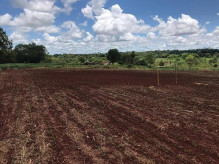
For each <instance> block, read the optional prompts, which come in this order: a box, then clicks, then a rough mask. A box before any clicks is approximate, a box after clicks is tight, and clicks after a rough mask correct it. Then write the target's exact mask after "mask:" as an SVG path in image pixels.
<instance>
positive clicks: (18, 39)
mask: <svg viewBox="0 0 219 164" xmlns="http://www.w3.org/2000/svg"><path fill="white" fill-rule="evenodd" d="M9 39H11V40H13V42H14V43H19V44H20V43H28V41H27V39H26V38H25V37H24V35H23V34H22V33H19V32H13V33H12V34H11V35H10V36H9Z"/></svg>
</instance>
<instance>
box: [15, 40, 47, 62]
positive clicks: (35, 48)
mask: <svg viewBox="0 0 219 164" xmlns="http://www.w3.org/2000/svg"><path fill="white" fill-rule="evenodd" d="M14 54H15V61H16V62H18V63H40V62H41V61H44V60H45V57H46V54H48V52H47V50H46V48H45V47H44V46H43V45H36V44H35V43H30V44H18V45H17V46H16V47H15V49H14Z"/></svg>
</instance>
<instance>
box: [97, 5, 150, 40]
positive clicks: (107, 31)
mask: <svg viewBox="0 0 219 164" xmlns="http://www.w3.org/2000/svg"><path fill="white" fill-rule="evenodd" d="M149 28H150V27H149V26H148V25H145V24H144V21H142V20H138V19H137V18H136V17H135V16H134V15H131V14H125V13H123V10H122V9H121V8H120V6H119V5H117V4H116V5H113V6H112V7H111V10H106V9H105V10H104V11H103V13H102V14H101V15H99V16H96V22H95V24H94V25H93V30H94V33H95V34H96V35H97V37H98V39H99V40H100V41H121V40H133V39H134V38H135V36H134V34H141V33H147V30H148V29H149Z"/></svg>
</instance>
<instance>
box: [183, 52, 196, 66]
mask: <svg viewBox="0 0 219 164" xmlns="http://www.w3.org/2000/svg"><path fill="white" fill-rule="evenodd" d="M185 62H186V63H187V64H188V66H189V69H191V68H192V66H193V65H197V64H198V59H197V58H196V57H195V56H194V55H192V54H190V55H188V56H187V57H186V58H185Z"/></svg>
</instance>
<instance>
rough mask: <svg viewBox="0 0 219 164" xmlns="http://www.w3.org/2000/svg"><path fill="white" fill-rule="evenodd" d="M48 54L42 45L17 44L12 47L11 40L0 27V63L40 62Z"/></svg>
mask: <svg viewBox="0 0 219 164" xmlns="http://www.w3.org/2000/svg"><path fill="white" fill-rule="evenodd" d="M47 54H48V52H47V50H46V48H45V47H44V46H43V45H36V44H35V43H30V44H18V45H16V46H15V48H14V49H13V44H12V41H11V40H9V38H8V36H7V34H6V32H5V31H4V30H3V29H2V28H1V27H0V63H40V62H42V61H44V60H45V58H46V55H47Z"/></svg>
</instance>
